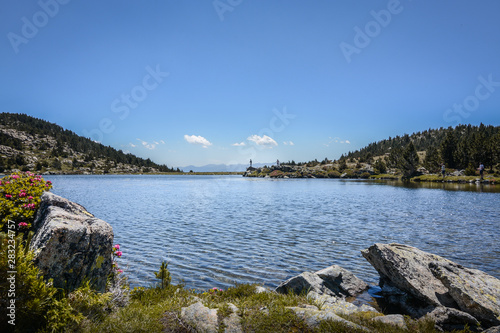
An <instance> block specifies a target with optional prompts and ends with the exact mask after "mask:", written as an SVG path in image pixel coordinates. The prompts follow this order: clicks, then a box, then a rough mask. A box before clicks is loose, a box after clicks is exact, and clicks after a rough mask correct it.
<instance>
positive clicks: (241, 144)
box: [231, 142, 246, 147]
mask: <svg viewBox="0 0 500 333" xmlns="http://www.w3.org/2000/svg"><path fill="white" fill-rule="evenodd" d="M245 145H246V144H245V143H244V142H240V143H238V142H236V143H233V144H232V145H231V146H235V147H241V146H245Z"/></svg>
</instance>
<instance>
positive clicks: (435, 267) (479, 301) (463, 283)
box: [429, 262, 500, 325]
mask: <svg viewBox="0 0 500 333" xmlns="http://www.w3.org/2000/svg"><path fill="white" fill-rule="evenodd" d="M429 268H430V270H431V271H432V273H433V274H434V276H435V277H436V278H437V279H439V280H440V281H441V282H442V283H443V285H444V286H445V287H446V288H448V292H449V294H450V295H451V297H452V298H453V299H454V300H455V302H457V304H458V308H459V309H460V310H462V311H464V312H467V313H469V314H471V315H472V316H474V317H475V318H477V319H478V320H479V321H481V322H487V323H488V324H489V325H500V280H498V279H496V278H494V277H493V276H491V275H488V274H486V273H484V272H482V271H479V270H477V269H469V268H465V267H463V266H461V265H458V264H455V263H453V262H432V263H430V264H429Z"/></svg>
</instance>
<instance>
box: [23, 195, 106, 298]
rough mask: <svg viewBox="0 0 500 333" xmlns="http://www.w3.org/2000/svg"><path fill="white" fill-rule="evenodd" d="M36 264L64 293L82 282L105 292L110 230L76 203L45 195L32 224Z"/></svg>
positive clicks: (32, 243) (104, 223)
mask: <svg viewBox="0 0 500 333" xmlns="http://www.w3.org/2000/svg"><path fill="white" fill-rule="evenodd" d="M33 229H34V232H35V234H34V236H33V238H32V241H31V245H30V247H31V249H33V250H34V251H35V264H36V265H37V266H38V267H39V268H40V270H41V272H42V274H43V275H44V277H45V278H47V279H49V278H50V279H53V283H54V286H55V287H57V288H63V289H66V290H70V291H71V290H74V289H75V288H78V287H79V286H80V285H81V283H82V282H84V281H87V280H88V281H90V283H91V284H92V285H93V286H94V287H95V288H96V289H97V290H100V291H104V289H105V287H106V280H107V277H108V276H109V274H110V273H111V270H112V257H111V256H112V255H111V253H112V246H113V229H112V228H111V226H110V225H109V224H108V223H106V222H104V221H103V220H100V219H98V218H96V217H94V216H93V215H92V214H90V213H89V212H87V210H86V209H85V208H84V207H82V206H81V205H79V204H76V203H74V202H71V201H69V200H67V199H65V198H62V197H60V196H57V195H55V194H52V193H50V192H44V194H43V195H42V197H41V204H40V208H39V210H38V212H37V215H36V217H35V221H34V223H33Z"/></svg>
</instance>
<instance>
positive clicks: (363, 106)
mask: <svg viewBox="0 0 500 333" xmlns="http://www.w3.org/2000/svg"><path fill="white" fill-rule="evenodd" d="M3 5H4V6H3V10H2V12H1V13H0V34H1V36H2V38H0V87H1V93H0V112H16V113H26V114H29V115H32V116H35V117H38V118H42V119H45V120H48V121H51V122H54V123H57V124H59V125H61V126H63V127H64V128H67V129H70V130H72V131H74V132H75V133H77V134H79V135H84V136H87V137H91V138H92V139H94V140H98V141H101V142H102V143H103V144H105V145H110V146H113V147H115V148H117V149H122V150H124V151H129V152H131V153H134V154H136V155H138V156H141V157H149V158H151V159H152V160H154V161H155V162H159V163H166V164H167V165H169V166H175V167H177V166H180V167H182V166H186V165H190V164H193V165H204V164H210V163H225V164H231V163H247V162H248V160H249V159H250V158H252V159H253V161H254V162H270V161H275V160H276V159H280V160H282V161H286V160H291V159H294V160H295V161H305V160H311V159H315V158H317V159H323V158H325V157H328V158H331V159H335V158H338V157H340V155H341V154H342V153H346V152H348V151H350V150H356V149H359V148H361V147H363V146H365V145H367V144H368V143H370V142H373V141H378V140H381V139H385V138H387V137H389V136H396V135H402V134H404V133H412V132H416V131H420V130H425V129H428V128H438V127H448V126H454V125H456V124H458V123H472V124H479V123H481V122H483V123H485V124H492V125H499V124H500V112H499V111H500V20H499V19H498V15H499V13H500V2H499V1H496V0H486V1H480V2H479V1H461V0H453V1H452V0H443V1H438V2H437V1H423V0H418V1H417V0H413V1H411V0H401V1H397V0H390V1H350V0H349V1H347V0H345V1H326V0H324V1H320V0H318V1H314V2H311V1H296V0H281V1H278V0H276V1H269V0H252V1H250V0H216V1H194V0H193V1H168V0H165V1H142V2H139V1H127V0H125V1H124V0H121V1H77V0H72V1H69V0H40V1H8V2H4V4H3Z"/></svg>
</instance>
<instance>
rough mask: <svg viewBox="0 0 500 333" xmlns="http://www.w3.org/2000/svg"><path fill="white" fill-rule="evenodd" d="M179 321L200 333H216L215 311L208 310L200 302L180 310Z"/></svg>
mask: <svg viewBox="0 0 500 333" xmlns="http://www.w3.org/2000/svg"><path fill="white" fill-rule="evenodd" d="M181 319H182V320H183V321H185V322H186V323H188V324H189V325H191V326H192V327H196V329H197V330H198V331H200V332H207V333H208V332H217V331H218V323H217V309H209V308H208V307H206V306H204V305H203V304H202V303H201V301H199V302H196V303H194V304H192V305H190V306H188V307H185V308H182V309H181Z"/></svg>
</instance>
